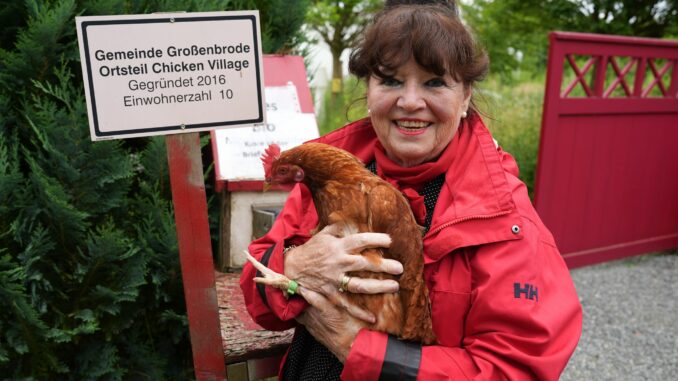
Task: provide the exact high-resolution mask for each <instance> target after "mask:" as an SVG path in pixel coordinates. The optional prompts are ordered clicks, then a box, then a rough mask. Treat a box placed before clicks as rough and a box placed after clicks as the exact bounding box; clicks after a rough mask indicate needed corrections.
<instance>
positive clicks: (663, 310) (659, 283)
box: [560, 252, 678, 381]
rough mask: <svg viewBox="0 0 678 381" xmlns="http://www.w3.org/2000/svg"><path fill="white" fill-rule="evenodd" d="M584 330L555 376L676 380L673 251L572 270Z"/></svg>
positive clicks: (564, 379) (676, 255) (565, 379)
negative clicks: (581, 310) (568, 361)
mask: <svg viewBox="0 0 678 381" xmlns="http://www.w3.org/2000/svg"><path fill="white" fill-rule="evenodd" d="M572 278H573V279H574V283H575V285H576V287H577V292H578V294H579V299H580V301H581V304H582V306H583V309H584V330H583V332H582V337H581V339H580V341H579V346H578V347H577V350H576V351H575V353H574V355H573V356H572V359H571V360H570V363H569V364H568V366H567V368H565V371H564V372H563V375H562V376H561V378H560V380H561V381H575V380H576V381H584V380H600V381H605V380H610V381H613V380H614V381H638V380H643V381H644V380H650V381H654V380H657V381H660V380H661V381H678V252H673V253H664V254H653V255H643V256H637V257H631V258H628V259H623V260H618V261H613V262H608V263H604V264H600V265H595V266H588V267H583V268H578V269H574V270H572Z"/></svg>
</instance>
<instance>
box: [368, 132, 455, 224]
mask: <svg viewBox="0 0 678 381" xmlns="http://www.w3.org/2000/svg"><path fill="white" fill-rule="evenodd" d="M464 124H465V123H464V122H463V121H462V123H461V124H460V126H459V130H457V133H455V134H454V137H453V138H452V141H451V142H450V143H449V144H448V145H447V147H445V150H443V152H442V153H441V154H440V156H439V157H438V158H437V159H436V160H435V161H429V162H426V163H422V164H419V165H416V166H414V167H402V166H400V165H399V164H397V163H395V162H393V160H391V159H390V158H389V157H388V156H387V155H386V152H385V151H384V147H383V146H382V145H381V143H380V142H379V141H377V142H376V144H375V150H374V158H375V160H376V162H377V175H379V177H381V178H383V179H384V180H386V181H388V182H389V183H391V184H392V185H393V186H395V187H396V188H398V189H399V190H400V191H401V192H402V193H403V194H404V195H405V197H407V199H408V200H409V201H410V206H411V207H412V212H413V213H414V217H415V218H416V219H417V222H418V223H419V224H421V225H424V223H425V221H426V206H425V205H424V196H420V195H419V193H418V191H419V190H421V188H422V187H423V186H424V185H425V184H426V183H428V182H429V181H431V180H433V179H435V178H436V177H438V176H439V175H440V174H442V173H444V172H446V171H447V170H448V169H449V168H450V167H451V166H452V161H454V156H455V154H456V152H457V146H458V144H459V143H458V142H459V138H458V136H459V133H460V131H461V129H462V127H463V126H464Z"/></svg>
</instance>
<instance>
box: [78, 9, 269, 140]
mask: <svg viewBox="0 0 678 381" xmlns="http://www.w3.org/2000/svg"><path fill="white" fill-rule="evenodd" d="M76 24H77V28H78V40H79V42H80V58H81V61H82V68H83V77H84V79H85V92H86V95H87V106H88V111H89V119H90V130H91V136H92V139H93V140H103V139H112V138H123V137H133V136H148V135H161V134H167V133H176V132H189V131H190V132H194V131H204V130H212V129H215V128H218V127H225V126H233V125H243V124H250V125H251V124H256V123H264V122H265V117H264V112H265V110H264V104H265V103H264V92H263V77H262V73H263V67H262V61H261V42H260V32H259V22H258V12H256V11H246V12H209V13H182V14H152V15H124V16H92V17H78V18H76Z"/></svg>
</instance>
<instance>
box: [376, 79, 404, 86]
mask: <svg viewBox="0 0 678 381" xmlns="http://www.w3.org/2000/svg"><path fill="white" fill-rule="evenodd" d="M381 84H382V85H384V86H387V87H396V86H399V85H400V81H398V80H397V79H395V78H393V77H384V78H382V79H381Z"/></svg>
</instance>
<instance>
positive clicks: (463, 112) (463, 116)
mask: <svg viewBox="0 0 678 381" xmlns="http://www.w3.org/2000/svg"><path fill="white" fill-rule="evenodd" d="M467 116H468V113H467V112H466V111H462V112H461V118H462V119H464V118H466V117H467Z"/></svg>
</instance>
